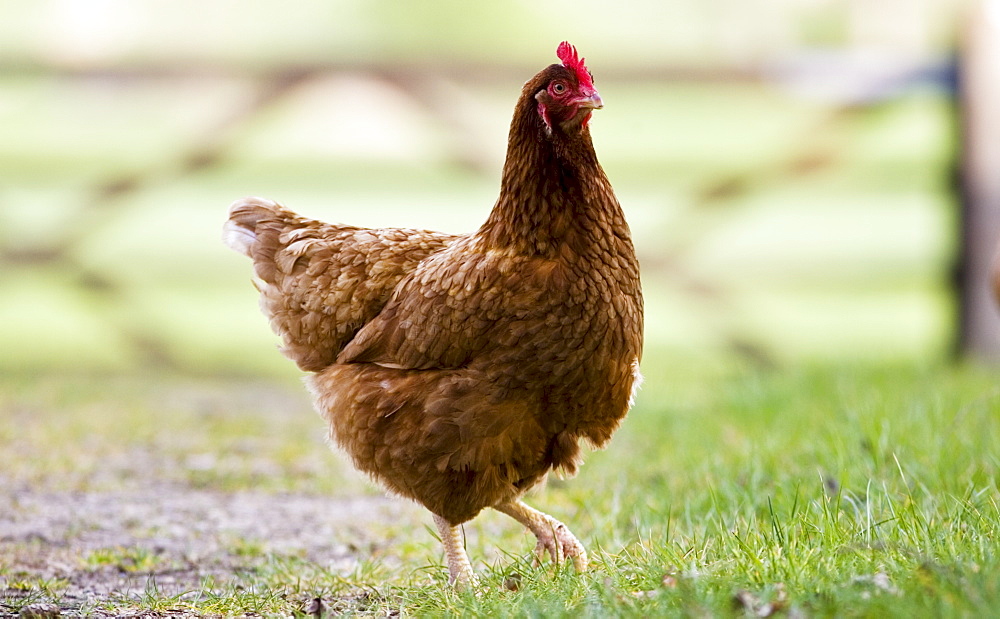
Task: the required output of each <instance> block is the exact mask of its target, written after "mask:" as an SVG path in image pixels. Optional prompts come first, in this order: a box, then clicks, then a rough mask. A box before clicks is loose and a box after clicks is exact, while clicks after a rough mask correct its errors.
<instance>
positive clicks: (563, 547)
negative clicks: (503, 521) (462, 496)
mask: <svg viewBox="0 0 1000 619" xmlns="http://www.w3.org/2000/svg"><path fill="white" fill-rule="evenodd" d="M493 509H495V510H497V511H500V512H503V513H505V514H507V515H508V516H510V517H511V518H513V519H514V520H517V521H518V522H520V523H521V524H523V525H524V526H525V527H527V528H528V530H529V531H531V532H532V533H534V534H535V537H536V538H538V544H537V545H536V546H535V562H536V563H541V560H542V558H543V557H544V556H545V553H546V552H548V554H549V556H550V557H552V561H553V562H554V563H555V564H556V565H558V564H559V562H560V561H561V560H562V559H564V558H570V559H572V560H573V567H574V568H576V571H578V572H583V571H585V570H586V569H587V551H586V550H585V549H584V548H583V544H581V543H580V540H578V539H576V537H575V536H574V535H573V534H572V533H570V531H569V529H568V528H566V525H564V524H563V523H561V522H559V521H558V520H556V519H555V518H553V517H552V516H549V515H548V514H544V513H542V512H540V511H538V510H537V509H534V508H531V507H528V506H527V505H525V504H524V503H523V502H521V501H511V502H509V503H501V504H500V505H496V506H494V508H493Z"/></svg>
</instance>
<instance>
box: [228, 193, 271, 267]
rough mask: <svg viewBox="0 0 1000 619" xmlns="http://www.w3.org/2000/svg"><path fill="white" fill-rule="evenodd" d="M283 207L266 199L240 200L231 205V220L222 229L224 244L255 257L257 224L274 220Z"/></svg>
mask: <svg viewBox="0 0 1000 619" xmlns="http://www.w3.org/2000/svg"><path fill="white" fill-rule="evenodd" d="M278 210H281V206H280V205H279V204H278V203H277V202H273V201H271V200H267V199H266V198H254V197H250V198H240V199H239V200H237V201H235V202H233V203H232V204H231V205H229V219H228V220H227V221H226V223H225V224H224V225H223V227H222V242H223V243H225V244H226V245H227V246H228V247H229V248H230V249H232V250H233V251H237V252H239V253H241V254H243V255H244V256H248V257H251V258H252V257H253V253H252V252H253V246H254V243H256V242H257V224H258V223H260V221H261V220H263V219H267V218H274V217H275V216H276V215H277V211H278Z"/></svg>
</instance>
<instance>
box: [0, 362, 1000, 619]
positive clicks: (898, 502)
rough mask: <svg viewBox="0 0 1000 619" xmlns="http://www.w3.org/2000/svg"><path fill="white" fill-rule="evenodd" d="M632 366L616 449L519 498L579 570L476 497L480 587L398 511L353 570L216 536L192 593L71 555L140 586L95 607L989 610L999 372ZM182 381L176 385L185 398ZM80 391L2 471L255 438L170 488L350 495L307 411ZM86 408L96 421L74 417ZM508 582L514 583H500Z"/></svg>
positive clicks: (994, 590)
mask: <svg viewBox="0 0 1000 619" xmlns="http://www.w3.org/2000/svg"><path fill="white" fill-rule="evenodd" d="M646 372H647V375H648V376H647V386H646V388H645V390H644V391H643V392H642V394H641V397H640V401H639V404H638V406H637V408H636V409H635V410H634V411H633V412H632V413H631V414H630V416H629V418H628V419H627V420H626V423H625V424H624V426H623V428H622V429H621V430H620V431H619V433H618V435H617V436H616V437H615V439H614V441H613V442H612V444H611V446H610V448H609V449H608V450H606V451H602V452H595V453H592V454H590V456H589V458H588V462H587V464H586V465H585V466H584V468H583V469H582V471H581V473H580V475H579V476H578V477H577V478H576V479H573V480H567V481H562V480H552V481H550V483H549V485H548V487H547V488H546V489H544V490H542V491H540V492H536V493H533V494H532V495H531V496H529V498H528V501H529V503H531V504H533V505H535V506H537V507H539V508H540V509H543V510H545V511H548V512H550V513H553V514H554V515H556V516H557V517H559V518H560V519H562V520H564V521H565V522H566V523H567V524H568V525H569V526H570V527H571V528H572V529H573V531H574V532H575V533H576V534H577V535H578V536H579V537H580V538H581V539H582V541H583V542H584V543H585V544H586V545H587V546H588V549H589V551H590V553H591V569H590V570H589V571H588V572H586V573H584V574H579V575H578V574H575V573H573V572H572V571H571V570H570V569H568V568H567V566H561V567H559V568H558V569H556V568H553V567H552V566H551V565H550V564H548V563H546V564H544V565H542V566H540V567H534V566H532V565H531V564H530V563H529V562H528V560H527V557H528V551H529V549H530V548H531V547H532V545H533V544H532V540H531V539H530V536H528V535H526V534H525V533H524V532H523V531H522V530H520V528H519V527H517V526H516V525H514V524H513V523H512V522H511V521H509V520H508V519H506V518H505V517H503V516H501V515H499V514H495V513H492V512H489V513H484V514H483V515H481V516H480V517H479V518H477V519H476V520H474V521H472V522H471V523H468V524H467V525H466V528H465V530H466V534H467V540H468V550H469V553H470V556H471V557H472V559H473V562H474V564H475V565H476V569H477V572H478V573H479V575H480V579H481V582H480V586H479V587H478V588H477V589H476V591H475V592H464V593H456V592H454V591H452V590H451V589H450V588H449V587H448V586H447V583H446V570H445V568H444V567H443V565H442V560H443V558H442V553H441V549H440V545H439V543H438V542H437V540H436V539H435V536H434V535H433V533H432V531H431V529H432V528H431V527H430V526H429V522H430V521H429V518H425V517H422V516H423V514H419V515H417V516H416V517H415V518H414V519H412V521H411V520H406V519H404V520H406V521H405V522H404V521H401V522H398V523H395V524H392V525H389V526H385V525H378V524H375V523H372V524H370V525H367V529H369V530H367V531H366V535H369V536H371V538H372V539H374V540H376V542H373V543H371V544H370V545H369V546H364V544H362V550H360V551H359V552H358V556H359V560H358V561H357V562H355V563H354V564H353V565H350V566H346V567H343V566H342V567H336V566H333V565H330V564H327V563H325V562H324V561H322V560H317V559H309V558H307V557H306V556H304V555H302V554H301V553H296V552H287V551H285V550H283V549H282V548H280V547H277V548H276V547H274V546H273V545H270V544H268V543H267V541H266V540H246V539H240V540H233V541H232V543H231V544H230V547H229V549H228V552H230V554H231V555H232V556H233V557H237V558H238V560H239V561H240V562H242V565H243V566H244V567H242V568H239V569H236V570H234V571H232V572H231V573H228V574H220V575H215V576H211V577H205V578H203V579H202V581H201V583H200V585H199V586H196V587H193V588H192V589H191V590H189V591H184V592H182V593H176V592H171V593H160V592H159V591H160V590H159V588H158V587H159V585H158V580H159V579H162V578H164V577H165V576H164V575H165V574H166V575H169V574H170V569H168V568H171V567H172V566H171V565H169V561H166V560H164V559H162V558H161V557H158V556H156V555H155V553H152V554H151V552H150V551H149V550H148V547H147V546H144V545H143V546H137V547H134V548H128V547H112V548H101V549H98V550H96V551H91V552H89V553H81V554H80V556H78V557H77V560H78V561H79V562H80V565H81V567H82V568H84V569H85V570H89V571H94V570H101V569H114V570H117V571H118V572H120V573H123V574H126V575H129V576H131V577H132V578H133V580H132V581H130V582H132V583H134V584H133V590H132V591H131V592H129V593H128V594H122V595H121V596H120V597H110V598H108V599H103V600H99V601H98V602H94V604H96V606H94V607H93V608H94V609H96V610H97V611H100V612H126V611H127V612H133V611H136V610H144V611H147V612H153V613H161V614H171V613H177V612H182V611H183V612H196V613H202V614H224V615H231V614H242V613H255V614H265V615H266V614H289V613H302V612H304V611H305V610H306V609H307V608H308V606H309V605H310V603H312V601H313V600H314V599H315V598H320V599H321V600H322V601H323V603H324V604H325V605H326V607H327V609H328V610H331V611H336V612H344V613H360V614H374V615H384V614H386V613H390V614H391V613H395V612H400V613H402V614H404V615H414V616H422V615H442V614H444V615H455V616H459V615H461V616H470V615H471V616H511V615H515V616H545V617H553V616H554V617H558V616H566V617H570V616H574V617H575V616H595V617H598V616H609V615H619V616H620V615H625V616H628V615H638V616H650V615H661V614H675V615H720V614H722V615H725V614H729V613H730V612H735V613H736V614H737V615H739V614H745V613H747V614H749V613H766V612H768V611H769V610H776V609H777V610H784V611H787V612H789V613H793V612H794V613H800V614H805V615H806V616H885V615H891V616H900V617H903V616H917V615H922V616H926V615H944V616H956V615H966V616H977V615H985V614H989V613H990V612H992V610H993V609H995V608H996V607H997V604H1000V576H998V574H1000V570H998V568H1000V557H998V552H997V549H996V548H997V547H996V539H997V538H998V536H1000V504H998V496H1000V494H998V488H997V479H998V478H1000V457H998V455H997V454H998V453H1000V424H998V421H1000V420H998V417H1000V388H998V387H997V386H996V385H997V384H996V380H995V373H994V372H993V371H991V370H986V369H980V368H974V367H937V368H915V367H912V366H905V365H901V366H884V365H883V366H877V367H870V366H864V367H861V366H858V367H842V366H841V367H817V368H804V369H795V370H781V371H766V372H764V371H758V370H752V369H744V370H740V371H733V370H726V371H720V370H716V371H712V370H708V369H702V370H698V371H691V370H677V369H673V370H671V369H669V368H665V367H663V368H661V367H657V366H656V364H655V363H653V362H651V363H650V364H649V367H647V369H646ZM122 388H123V387H122V386H121V385H118V386H117V387H115V389H117V390H121V389H122ZM191 388H192V387H191V385H190V384H186V385H183V390H184V391H185V392H190V391H191ZM56 391H57V392H58V389H57V390H56ZM70 391H71V392H72V393H79V392H80V391H81V390H80V389H79V386H78V385H77V386H76V387H69V388H68V390H67V392H66V393H64V394H63V395H64V397H65V398H66V400H61V397H60V396H59V395H51V396H50V398H51V399H50V402H49V405H52V406H54V407H61V408H62V412H61V413H60V415H61V421H62V423H61V427H63V428H64V431H63V432H61V433H56V432H47V431H45V430H44V428H46V427H49V424H48V423H47V422H51V421H53V419H52V418H48V419H46V417H45V415H42V416H41V417H38V416H36V417H34V419H35V421H31V420H30V419H28V418H23V419H20V420H19V421H20V426H19V427H20V430H19V431H18V432H16V433H15V432H10V431H9V430H8V431H7V433H6V434H3V435H0V453H9V450H10V447H11V446H12V445H16V446H19V448H20V449H21V450H22V451H21V453H25V451H24V450H29V451H33V453H35V454H36V457H35V458H34V459H32V460H31V461H30V462H27V463H26V462H21V464H20V465H19V468H15V469H13V472H9V471H11V469H9V468H5V469H4V470H6V471H8V472H7V473H6V475H7V476H8V481H13V482H14V483H15V484H16V483H17V482H19V481H23V480H28V479H31V480H34V483H36V484H53V483H55V482H54V481H53V480H54V479H55V480H58V479H62V483H63V485H64V486H66V487H67V488H68V489H69V490H74V488H75V489H76V490H79V489H81V488H83V489H86V488H88V487H90V483H91V482H88V481H86V480H85V479H84V480H81V479H80V478H79V477H77V478H76V479H77V481H76V482H73V481H72V480H69V481H67V480H66V479H63V478H62V477H61V475H62V474H63V473H64V472H66V471H73V470H79V469H80V464H79V463H78V462H75V461H72V459H70V461H67V460H66V459H65V457H64V456H65V452H72V451H73V450H74V444H73V443H74V441H78V440H81V439H82V438H83V437H85V436H86V437H90V438H89V439H88V440H89V441H90V443H89V449H91V450H94V449H96V450H98V451H102V450H103V452H104V453H105V454H106V455H108V456H113V455H114V454H115V453H117V452H120V451H122V450H123V449H129V448H130V449H133V450H135V449H138V450H144V451H146V452H147V455H148V457H153V458H156V457H159V456H160V455H163V454H167V455H169V456H170V457H172V458H174V459H175V461H179V462H184V460H185V458H186V457H189V456H191V455H192V454H195V455H196V454H205V453H209V454H215V455H216V456H218V457H222V454H224V453H225V452H227V451H230V450H231V448H232V447H233V445H237V444H239V443H240V442H241V441H247V440H250V441H254V440H256V441H258V442H257V443H256V444H255V445H254V446H252V447H250V448H247V447H244V448H245V449H249V450H250V451H253V452H257V453H258V455H257V456H255V458H257V459H258V460H267V461H270V462H272V463H273V466H272V467H270V468H269V469H268V468H266V467H265V469H264V470H269V471H271V473H270V475H271V477H270V478H268V477H267V476H266V475H265V476H261V475H259V474H254V473H253V469H254V467H252V466H250V468H249V469H248V470H245V469H237V470H235V471H231V474H230V475H228V476H227V475H222V474H212V475H208V474H206V475H204V476H202V477H198V476H197V475H192V474H190V471H189V472H188V474H184V473H183V472H182V473H177V472H176V471H175V472H173V473H170V472H167V473H166V474H167V475H168V476H174V478H173V482H172V483H174V484H178V485H179V488H180V492H181V493H182V494H183V488H184V487H185V485H186V486H187V487H190V488H192V489H194V488H198V489H205V488H208V489H212V490H215V491H218V492H219V493H220V494H224V493H228V492H232V491H238V490H241V489H248V488H255V487H262V488H264V489H270V490H271V491H275V492H285V491H288V490H290V489H291V490H296V491H299V492H323V493H329V494H330V495H331V497H335V496H337V495H338V488H339V491H340V493H341V494H340V495H341V496H343V494H344V492H345V491H344V486H343V484H344V483H348V484H350V483H355V484H357V481H356V477H355V476H354V475H353V473H351V472H350V471H347V470H346V469H344V468H342V467H338V465H337V462H335V461H334V462H331V463H330V467H329V469H322V468H317V466H315V465H316V464H317V463H316V462H312V463H310V465H309V466H303V465H301V462H299V464H298V465H296V464H295V463H296V461H297V459H302V458H306V459H310V458H319V459H321V460H322V459H323V458H324V457H325V455H324V454H323V453H322V452H323V450H324V449H325V448H324V447H323V446H322V445H321V444H318V442H316V441H314V440H312V439H314V438H315V436H314V435H313V436H310V433H311V432H313V431H314V430H318V424H319V421H318V419H316V418H315V417H314V416H312V415H311V414H309V413H308V412H307V411H302V412H301V414H299V415H295V416H291V415H290V416H288V417H285V418H282V419H281V423H280V424H279V423H276V422H275V421H274V419H273V418H272V416H273V413H269V412H267V411H266V410H263V409H265V408H266V407H263V406H258V407H257V408H256V409H255V408H254V407H252V406H250V407H244V408H243V409H242V410H236V404H239V403H240V402H238V399H236V398H234V409H233V410H226V408H225V407H224V406H222V405H220V406H219V407H218V408H215V406H214V405H213V406H208V405H203V406H202V407H201V412H200V413H190V412H189V413H184V412H183V411H184V410H185V407H183V406H177V407H174V408H171V407H170V406H164V405H163V402H164V401H165V400H164V399H162V398H153V399H152V400H151V402H153V404H150V403H149V401H146V400H144V398H143V397H142V396H141V393H142V389H141V388H138V387H134V388H133V392H132V395H131V396H128V395H127V394H126V396H124V397H118V398H117V400H116V401H117V402H118V403H119V404H118V405H117V406H118V407H120V408H119V410H115V406H116V405H111V409H112V410H110V411H105V413H106V414H110V415H111V418H112V419H115V420H117V421H116V422H113V421H107V420H104V421H102V420H100V419H97V418H94V417H93V414H94V403H95V402H97V401H99V399H98V397H97V395H96V392H95V393H92V394H91V395H90V396H89V397H91V398H93V400H92V401H91V402H90V403H89V404H88V402H86V401H83V402H80V401H78V400H77V401H75V402H74V400H76V398H78V397H79V396H74V395H69V392H70ZM7 392H8V393H11V392H13V393H14V394H15V395H14V396H13V398H11V396H7V398H8V400H7V402H6V405H7V407H8V408H11V407H12V404H11V403H12V402H16V401H17V398H18V396H17V394H18V393H21V394H26V393H28V390H27V389H25V388H24V386H23V385H22V386H21V388H20V390H19V389H18V388H17V386H16V385H15V388H14V389H12V390H8V391H7ZM156 393H161V392H160V391H157V392H156ZM219 393H220V394H224V393H225V391H224V390H223V391H220V392H219ZM119 395H120V394H119ZM86 398H87V396H86V395H85V396H84V400H86ZM260 399H261V398H257V400H260ZM166 401H169V399H167V400H166ZM208 401H214V402H217V403H221V402H224V401H225V398H224V396H223V395H219V396H218V399H217V400H215V399H212V398H209V399H208ZM143 402H146V403H143ZM155 402H160V404H159V405H157V404H155ZM243 403H244V404H245V402H243ZM146 407H151V408H152V410H154V411H155V410H156V409H157V408H158V407H159V408H162V409H163V411H165V412H166V411H169V412H171V415H170V418H171V421H170V422H169V425H170V427H169V432H167V433H160V434H158V433H157V432H155V431H153V429H152V428H151V427H150V426H149V425H148V424H149V422H148V416H147V415H146V414H144V413H141V412H138V413H135V412H134V413H132V414H128V413H127V412H126V411H129V410H132V411H142V410H143V409H144V408H146ZM87 420H92V421H93V422H94V423H95V424H96V428H93V429H91V430H89V431H88V430H87V429H86V424H85V422H86V421H87ZM144 420H146V421H144ZM239 420H242V425H240V423H238V422H239ZM105 424H106V426H107V427H105ZM112 427H117V428H119V430H118V431H117V432H116V431H112V430H111V429H110V428H112ZM281 428H289V429H288V430H282V429H281ZM164 434H169V437H165V436H164ZM313 434H314V433H313ZM126 436H132V437H133V438H132V439H131V441H127V440H125V437H126ZM178 436H185V437H190V441H187V440H178V439H177V437H178ZM170 437H172V438H170ZM304 437H305V438H304ZM129 443H131V446H130V447H127V445H129ZM43 446H44V447H45V449H42V447H43ZM60 454H62V455H60ZM163 457H167V456H163ZM112 460H113V458H112ZM5 464H9V463H7V462H5ZM99 468H100V465H92V466H91V471H92V472H93V470H94V469H99ZM181 468H182V469H183V467H181ZM223 468H224V467H223ZM84 469H86V467H84ZM166 470H167V471H169V469H166ZM195 472H197V471H195ZM203 472H204V471H203ZM11 477H13V480H11V479H10V478H11ZM352 480H354V481H353V482H352ZM74 483H77V484H79V485H78V486H74V485H73V484H74ZM122 483H125V482H122ZM358 491H359V490H358V486H357V485H355V486H354V490H353V492H358ZM331 500H332V498H331ZM361 528H362V530H365V529H366V527H365V526H364V525H362V527H361ZM379 540H381V541H379ZM149 543H154V542H153V541H150V542H149ZM364 548H367V550H365V549H364ZM2 549H3V546H2V545H0V551H2ZM23 551H24V550H23V549H22V552H23ZM515 580H516V581H517V584H518V586H517V587H516V588H517V590H516V591H512V590H510V587H508V586H505V583H507V584H511V583H512V582H514V581H515ZM65 585H66V583H65V582H63V581H59V580H55V581H54V580H52V579H51V578H50V579H48V580H46V579H45V578H43V577H42V576H38V575H35V576H31V575H30V574H28V573H27V572H26V570H25V569H24V567H23V566H19V565H18V563H17V561H16V560H12V559H11V556H10V555H9V554H7V555H5V554H4V553H0V587H2V588H4V589H5V590H6V591H8V593H9V592H12V591H17V592H19V595H18V596H17V597H16V599H15V598H14V597H11V600H12V601H11V602H6V603H8V604H9V605H10V606H12V607H15V610H16V608H20V607H23V606H24V605H26V604H27V601H29V600H30V601H32V603H37V602H38V601H53V602H55V603H59V602H60V599H61V593H60V592H61V591H62V590H63V589H64V588H65ZM22 594H23V595H22ZM768 604H771V606H769V607H768V606H767V605H768ZM19 605H20V606H19Z"/></svg>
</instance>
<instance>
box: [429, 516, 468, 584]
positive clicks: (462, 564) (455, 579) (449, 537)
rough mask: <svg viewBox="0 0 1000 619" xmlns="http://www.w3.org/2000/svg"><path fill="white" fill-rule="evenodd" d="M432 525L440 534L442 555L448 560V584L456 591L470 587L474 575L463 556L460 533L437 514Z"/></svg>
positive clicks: (463, 550) (466, 558)
mask: <svg viewBox="0 0 1000 619" xmlns="http://www.w3.org/2000/svg"><path fill="white" fill-rule="evenodd" d="M434 524H436V525H437V528H438V533H440V534H441V541H442V542H443V543H444V554H445V556H446V557H447V558H448V582H449V583H450V584H452V585H454V586H455V588H456V589H462V588H464V587H467V586H470V585H472V584H473V583H474V582H475V575H474V574H473V573H472V563H470V562H469V555H467V554H465V548H464V547H463V545H462V532H461V531H460V530H459V528H458V527H457V526H453V525H452V524H451V523H450V522H448V521H447V520H445V519H444V518H442V517H441V516H438V515H437V514H434Z"/></svg>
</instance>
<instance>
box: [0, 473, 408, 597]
mask: <svg viewBox="0 0 1000 619" xmlns="http://www.w3.org/2000/svg"><path fill="white" fill-rule="evenodd" d="M4 494H6V500H3V501H0V544H2V545H3V546H4V547H5V548H4V550H3V554H4V555H7V556H6V560H7V561H9V562H10V563H11V564H12V565H13V568H12V569H11V570H10V573H11V574H12V575H13V577H9V578H8V579H7V582H6V584H5V586H4V588H3V589H2V591H0V592H2V598H0V600H2V601H0V615H5V616H14V615H13V614H12V610H14V609H17V608H19V607H23V606H24V605H25V602H31V600H26V599H25V596H37V595H38V589H37V587H32V588H29V587H23V586H19V585H18V582H34V583H47V582H50V583H58V584H57V588H58V590H59V604H58V609H59V612H61V613H62V614H63V615H67V614H69V615H72V614H77V613H93V614H103V611H101V608H102V607H103V606H102V605H103V604H104V603H105V602H107V601H109V600H110V601H114V600H120V601H125V600H127V599H130V598H131V599H134V600H140V599H141V597H142V595H143V594H144V592H147V591H148V589H149V588H150V587H151V586H155V588H156V592H157V595H158V596H159V597H160V598H169V597H172V596H181V598H180V599H183V596H184V595H185V594H188V595H193V594H192V593H188V592H192V591H197V590H198V589H200V588H202V587H203V586H204V583H206V582H215V583H218V584H219V585H220V586H221V585H224V584H227V583H228V584H231V583H232V582H234V581H235V580H236V579H239V578H240V577H241V575H245V574H246V573H247V572H252V571H253V570H255V569H257V566H258V565H259V564H260V562H261V556H262V555H263V554H266V553H278V554H280V555H281V556H293V557H297V558H301V559H303V560H306V561H312V562H316V563H318V564H321V565H323V566H324V567H326V568H327V569H330V570H331V571H333V572H338V573H349V572H350V571H351V570H352V569H354V567H355V566H356V565H357V562H358V561H359V558H360V557H362V556H370V555H371V553H372V551H373V550H375V549H376V548H375V546H378V545H379V544H381V543H384V541H385V540H381V541H380V540H371V531H372V530H373V529H375V530H377V525H378V524H379V523H380V522H381V523H388V522H393V521H398V520H399V519H400V518H413V520H414V521H417V520H418V518H419V514H417V513H416V511H417V508H416V507H415V506H413V505H411V504H408V503H407V502H404V501H401V500H395V499H390V498H382V497H358V498H355V499H349V500H343V499H337V500H330V499H326V498H323V497H318V496H306V495H289V494H273V493H268V494H265V493H255V492H239V493H232V494H223V493H219V492H217V491H202V490H192V489H190V488H172V487H170V486H168V485H157V484H154V485H152V486H151V487H148V488H146V489H142V490H134V491H121V492H94V493H85V492H73V493H56V492H51V491H49V492H46V491H34V490H32V489H30V488H16V489H12V490H11V491H9V492H5V493H4ZM352 538H353V539H354V540H355V541H344V540H350V539H352ZM2 582H3V581H2V580H0V583H2ZM31 608H38V609H42V610H43V611H44V609H45V608H46V607H45V605H44V604H39V605H37V606H31ZM50 612H51V613H53V614H54V613H55V612H56V609H55V608H50ZM22 616H25V615H24V614H23V610H22Z"/></svg>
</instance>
